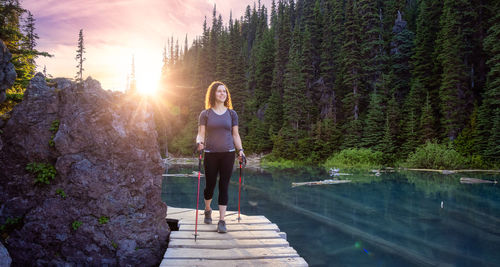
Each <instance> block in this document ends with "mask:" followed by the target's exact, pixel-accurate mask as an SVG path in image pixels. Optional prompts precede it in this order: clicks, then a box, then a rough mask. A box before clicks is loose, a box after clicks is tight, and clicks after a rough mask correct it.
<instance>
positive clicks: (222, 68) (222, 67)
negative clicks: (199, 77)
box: [215, 31, 229, 82]
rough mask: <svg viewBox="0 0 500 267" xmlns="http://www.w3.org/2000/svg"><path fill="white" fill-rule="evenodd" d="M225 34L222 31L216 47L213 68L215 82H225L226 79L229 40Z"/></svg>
mask: <svg viewBox="0 0 500 267" xmlns="http://www.w3.org/2000/svg"><path fill="white" fill-rule="evenodd" d="M228 38H229V37H228V36H227V33H226V32H225V31H223V32H222V33H221V35H220V36H219V37H218V39H219V45H218V46H217V49H216V50H217V65H216V67H215V80H217V81H224V82H226V81H227V79H228V77H229V76H228V73H227V72H228V57H229V40H228Z"/></svg>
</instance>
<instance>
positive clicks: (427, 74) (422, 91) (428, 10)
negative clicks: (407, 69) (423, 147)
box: [410, 0, 443, 128]
mask: <svg viewBox="0 0 500 267" xmlns="http://www.w3.org/2000/svg"><path fill="white" fill-rule="evenodd" d="M442 5H443V3H442V1H441V0H422V1H420V4H419V10H420V12H419V13H418V17H417V21H416V29H417V30H416V34H415V48H414V54H413V55H412V58H411V66H412V70H411V85H410V88H411V89H410V91H411V92H410V95H411V96H412V98H413V99H414V100H416V101H415V103H414V106H415V107H420V106H422V105H421V104H422V103H423V102H422V101H423V100H424V97H425V96H426V94H427V93H429V98H430V105H431V107H432V111H433V114H434V116H435V115H437V114H439V113H438V111H439V81H440V75H439V73H438V72H436V69H437V68H438V66H436V59H435V58H434V45H435V42H436V38H437V36H436V35H437V32H438V31H439V17H440V16H441V11H442ZM432 127H433V128H436V126H435V125H433V126H432Z"/></svg>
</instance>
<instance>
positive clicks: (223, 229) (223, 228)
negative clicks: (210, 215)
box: [217, 221, 227, 233]
mask: <svg viewBox="0 0 500 267" xmlns="http://www.w3.org/2000/svg"><path fill="white" fill-rule="evenodd" d="M217 232H219V233H227V229H226V222H225V221H219V223H218V224H217Z"/></svg>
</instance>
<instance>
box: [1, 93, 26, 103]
mask: <svg viewBox="0 0 500 267" xmlns="http://www.w3.org/2000/svg"><path fill="white" fill-rule="evenodd" d="M23 98H24V94H23V93H7V94H6V99H5V101H9V100H10V101H13V102H16V103H19V102H21V101H23Z"/></svg>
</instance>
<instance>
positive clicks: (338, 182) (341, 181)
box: [292, 179, 351, 187]
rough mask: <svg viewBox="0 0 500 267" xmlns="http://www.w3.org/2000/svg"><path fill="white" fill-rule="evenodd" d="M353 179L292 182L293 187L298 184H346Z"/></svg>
mask: <svg viewBox="0 0 500 267" xmlns="http://www.w3.org/2000/svg"><path fill="white" fill-rule="evenodd" d="M350 182H351V180H332V179H328V180H322V181H312V182H299V183H292V187H297V186H303V185H308V186H311V185H324V184H345V183H350Z"/></svg>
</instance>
